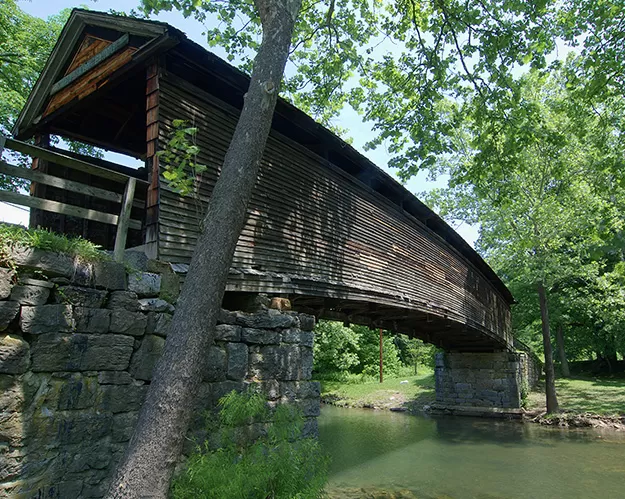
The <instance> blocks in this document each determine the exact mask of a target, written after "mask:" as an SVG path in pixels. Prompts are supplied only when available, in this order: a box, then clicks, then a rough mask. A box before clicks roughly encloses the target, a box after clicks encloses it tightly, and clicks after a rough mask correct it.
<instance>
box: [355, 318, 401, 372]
mask: <svg viewBox="0 0 625 499" xmlns="http://www.w3.org/2000/svg"><path fill="white" fill-rule="evenodd" d="M351 328H352V329H353V330H354V331H355V332H356V334H357V335H358V336H359V343H360V349H359V351H358V358H359V360H360V364H359V372H360V373H361V374H363V375H365V376H379V374H380V332H379V331H377V330H374V329H369V328H368V327H365V326H356V325H354V326H351ZM382 359H383V374H384V375H385V376H397V375H399V371H400V369H401V366H402V364H401V362H400V360H399V352H398V350H397V347H396V346H395V342H394V341H393V338H392V337H391V336H389V335H388V333H386V334H384V335H383V339H382Z"/></svg>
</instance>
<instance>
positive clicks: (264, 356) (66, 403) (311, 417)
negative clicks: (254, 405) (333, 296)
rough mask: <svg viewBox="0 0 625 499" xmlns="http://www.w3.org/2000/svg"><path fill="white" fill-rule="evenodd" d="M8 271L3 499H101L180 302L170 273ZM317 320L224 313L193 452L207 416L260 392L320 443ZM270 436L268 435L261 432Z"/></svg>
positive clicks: (1, 363)
mask: <svg viewBox="0 0 625 499" xmlns="http://www.w3.org/2000/svg"><path fill="white" fill-rule="evenodd" d="M14 261H15V263H17V267H16V269H0V498H9V497H10V498H31V497H36V498H40V499H44V498H45V499H48V498H49V499H52V498H62V499H75V498H97V497H102V496H103V495H104V493H105V491H106V488H107V485H108V482H109V479H110V477H111V474H112V472H113V470H114V468H115V466H116V464H117V462H118V461H119V459H120V458H121V456H122V454H123V452H124V450H125V447H126V444H127V442H128V440H129V439H130V437H131V435H132V431H133V428H134V425H135V423H136V421H137V417H138V413H139V410H140V408H141V405H142V403H143V399H144V397H145V394H146V392H147V390H148V386H149V384H150V379H151V377H152V370H153V368H154V365H155V363H156V361H157V360H158V358H159V356H160V355H161V352H162V349H163V346H164V344H165V340H166V337H167V334H168V331H169V327H170V322H171V318H172V314H173V312H174V306H175V302H176V299H177V295H178V291H179V283H178V282H177V276H176V275H175V274H174V273H173V272H172V271H171V270H170V268H169V266H168V265H167V264H163V263H161V262H154V261H152V262H143V263H142V264H141V267H143V268H141V269H138V270H134V271H131V272H130V273H128V272H127V271H126V269H125V267H124V266H123V265H119V264H116V263H114V262H98V263H94V264H89V265H87V264H80V263H77V262H75V261H73V260H72V259H70V258H68V257H65V256H62V255H56V254H51V253H44V252H40V251H38V250H25V251H23V252H22V253H20V254H17V255H15V259H14ZM314 325H315V320H314V317H312V316H309V315H304V314H297V313H294V312H283V311H279V310H273V309H264V310H260V311H258V312H255V313H243V312H231V311H226V310H224V311H222V314H221V317H220V319H219V325H218V326H217V332H216V341H215V344H214V345H213V346H212V347H211V348H210V350H209V351H208V352H206V355H207V357H208V362H207V368H206V372H205V374H204V379H203V382H202V385H201V388H200V390H199V392H198V394H197V397H196V408H195V411H194V414H195V415H196V417H195V420H194V422H193V425H192V428H191V430H190V432H189V435H188V437H189V438H188V444H189V445H188V446H187V450H190V449H192V448H193V447H194V442H198V443H200V442H202V441H203V440H204V439H205V438H206V437H207V434H206V432H205V430H204V426H205V416H206V411H208V410H214V409H215V406H216V402H217V401H218V400H219V398H220V397H222V396H223V395H225V394H226V393H228V392H230V391H232V390H238V391H241V390H244V389H245V388H246V387H248V386H250V385H252V384H254V385H256V386H258V387H259V389H260V390H261V391H262V392H264V393H265V395H266V396H267V398H268V400H269V401H270V402H269V404H270V405H272V406H275V404H279V403H285V402H289V403H295V404H297V405H298V406H299V407H300V408H301V410H302V412H303V414H304V416H305V417H306V425H305V431H307V432H309V433H315V432H316V424H317V421H316V417H317V415H318V414H319V385H318V384H317V383H315V382H312V381H310V378H311V371H312V360H313V359H312V355H313V354H312V345H313V332H312V330H313V327H314ZM261 431H262V429H261Z"/></svg>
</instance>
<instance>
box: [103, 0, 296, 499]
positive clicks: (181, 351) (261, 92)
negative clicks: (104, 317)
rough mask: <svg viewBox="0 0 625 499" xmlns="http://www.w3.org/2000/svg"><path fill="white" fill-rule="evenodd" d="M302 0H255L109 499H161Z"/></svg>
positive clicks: (196, 383) (241, 223)
mask: <svg viewBox="0 0 625 499" xmlns="http://www.w3.org/2000/svg"><path fill="white" fill-rule="evenodd" d="M300 6H301V0H256V7H257V10H258V13H259V15H260V18H261V21H262V25H263V40H262V44H261V46H260V48H259V51H258V54H257V56H256V59H255V61H254V71H253V73H252V77H251V81H250V87H249V89H248V92H247V94H246V96H245V101H244V104H243V110H242V111H241V115H240V117H239V121H238V123H237V127H236V129H235V131H234V135H233V137H232V141H231V143H230V147H229V148H228V152H227V154H226V157H225V159H224V163H223V166H222V169H221V174H220V177H219V180H218V182H217V183H216V185H215V188H214V190H213V193H212V196H211V199H210V203H209V206H208V211H207V214H206V218H205V220H204V226H203V227H204V228H203V231H202V233H201V234H200V236H199V239H198V242H197V245H196V248H195V252H194V254H193V259H192V261H191V265H190V267H189V272H188V274H187V278H186V280H185V284H184V287H183V290H182V294H181V295H180V298H179V300H178V306H177V307H176V312H175V314H174V317H173V320H172V325H171V332H170V334H169V335H168V336H167V341H166V343H165V349H164V352H163V355H162V357H161V359H160V361H159V362H158V364H157V366H156V369H155V372H154V376H153V378H152V383H151V385H150V389H149V391H148V394H147V398H146V401H145V403H144V404H143V407H142V408H141V413H140V415H139V421H138V423H137V426H136V428H135V432H134V434H133V437H132V439H131V440H130V443H129V445H128V448H127V450H126V454H125V455H124V457H123V459H122V461H121V463H120V465H119V467H118V469H117V472H116V474H115V477H114V479H113V481H112V483H111V486H110V488H109V491H108V494H107V497H108V498H125V499H128V498H130V499H134V498H139V497H141V498H148V497H149V498H159V499H160V498H163V499H164V498H166V497H167V494H168V491H169V484H170V481H171V476H172V472H173V469H174V466H175V464H176V462H177V460H178V459H179V456H180V452H181V449H182V443H183V439H184V437H185V434H186V432H187V429H188V426H189V422H190V419H191V415H192V414H193V412H194V410H195V407H194V397H195V395H196V394H197V391H198V388H199V384H200V381H201V378H202V372H203V370H204V369H205V361H206V358H207V353H208V349H209V348H210V345H211V343H212V341H213V337H214V330H215V324H216V322H217V316H218V314H219V312H220V310H221V302H222V299H223V294H224V290H225V286H226V280H227V277H228V271H229V269H230V265H231V263H232V257H233V254H234V250H235V247H236V243H237V240H238V238H239V234H240V232H241V229H242V228H243V226H244V224H245V220H246V218H247V204H248V202H249V200H250V197H251V195H252V191H253V188H254V185H255V183H256V178H257V176H258V169H259V165H260V159H261V157H262V153H263V149H264V147H265V143H266V141H267V136H268V135H269V130H270V128H271V121H272V117H273V111H274V108H275V105H276V100H277V96H278V90H279V85H280V82H281V80H282V76H283V74H284V67H285V64H286V61H287V58H288V53H289V47H290V43H291V36H292V33H293V28H294V25H295V20H296V18H297V16H298V13H299V9H300Z"/></svg>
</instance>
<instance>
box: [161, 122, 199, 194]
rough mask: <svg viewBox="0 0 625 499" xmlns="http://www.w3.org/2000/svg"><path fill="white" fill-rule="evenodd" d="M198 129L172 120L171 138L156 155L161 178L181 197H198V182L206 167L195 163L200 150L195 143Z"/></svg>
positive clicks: (186, 123)
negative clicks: (158, 160) (191, 195)
mask: <svg viewBox="0 0 625 499" xmlns="http://www.w3.org/2000/svg"><path fill="white" fill-rule="evenodd" d="M197 133H198V129H197V128H196V127H192V126H189V123H188V122H186V121H184V120H174V121H173V123H172V136H171V137H170V139H169V140H168V141H167V143H166V144H165V146H164V148H163V150H161V151H158V152H157V153H156V154H157V156H159V157H160V158H161V159H162V160H163V166H164V167H165V171H164V172H163V177H165V180H166V181H167V183H168V184H169V186H170V187H171V188H172V189H173V190H174V191H176V192H178V193H179V194H181V195H182V196H188V195H190V194H193V195H194V196H196V197H199V193H198V192H197V189H198V182H199V178H200V177H201V175H202V173H203V172H205V171H206V168H207V167H206V165H203V164H201V163H198V162H197V156H198V154H199V153H200V148H199V147H198V146H197V143H196V136H197Z"/></svg>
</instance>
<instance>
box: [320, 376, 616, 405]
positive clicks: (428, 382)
mask: <svg viewBox="0 0 625 499" xmlns="http://www.w3.org/2000/svg"><path fill="white" fill-rule="evenodd" d="M556 390H557V393H558V401H559V402H560V408H561V409H562V410H563V411H565V412H567V413H570V414H573V415H577V414H585V415H589V414H590V415H597V416H611V415H617V416H625V377H621V378H617V377H614V378H607V377H606V378H582V377H576V378H568V379H564V378H563V379H558V380H557V381H556ZM321 398H322V400H323V401H324V402H326V403H330V404H333V405H337V406H340V407H369V408H377V409H392V408H404V409H407V410H414V411H420V410H421V409H422V408H423V406H424V405H428V404H431V403H432V402H433V401H434V399H435V392H434V373H433V371H432V370H431V369H428V368H422V369H420V372H419V374H418V375H416V376H404V377H400V378H386V379H385V380H384V383H382V384H380V383H379V381H378V380H375V379H365V380H363V379H362V378H360V377H357V376H353V377H348V378H346V379H344V380H342V381H328V380H322V381H321ZM526 409H527V410H528V411H531V412H536V413H539V412H544V411H545V391H544V384H543V383H541V384H539V386H537V387H536V389H535V390H534V391H532V392H531V393H530V395H529V397H528V400H527V407H526Z"/></svg>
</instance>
